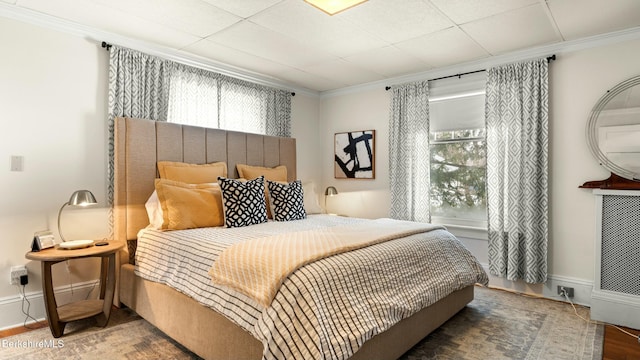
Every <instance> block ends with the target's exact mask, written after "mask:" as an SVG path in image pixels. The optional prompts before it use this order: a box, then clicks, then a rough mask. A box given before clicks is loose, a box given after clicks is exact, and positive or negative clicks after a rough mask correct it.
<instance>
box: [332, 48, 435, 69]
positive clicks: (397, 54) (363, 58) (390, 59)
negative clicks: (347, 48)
mask: <svg viewBox="0 0 640 360" xmlns="http://www.w3.org/2000/svg"><path fill="white" fill-rule="evenodd" d="M344 59H345V60H346V61H348V62H350V63H352V64H354V65H357V66H362V67H363V68H365V69H367V70H370V71H372V72H375V73H377V74H382V75H384V76H399V75H406V74H410V73H414V72H420V71H426V70H429V66H428V65H427V64H425V63H424V62H423V61H420V60H419V59H418V58H416V57H414V56H411V55H408V54H407V53H405V52H403V51H401V50H400V49H398V48H397V47H395V46H386V47H383V48H380V49H375V50H370V51H366V52H363V53H359V54H356V55H352V56H348V57H346V58H344Z"/></svg>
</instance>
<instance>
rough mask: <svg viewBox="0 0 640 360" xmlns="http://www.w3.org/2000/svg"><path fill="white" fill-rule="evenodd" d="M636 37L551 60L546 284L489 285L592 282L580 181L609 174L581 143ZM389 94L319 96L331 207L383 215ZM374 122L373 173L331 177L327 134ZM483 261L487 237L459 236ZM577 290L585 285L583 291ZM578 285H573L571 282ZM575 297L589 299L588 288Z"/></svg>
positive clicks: (633, 58) (623, 71) (590, 216)
mask: <svg viewBox="0 0 640 360" xmlns="http://www.w3.org/2000/svg"><path fill="white" fill-rule="evenodd" d="M638 57H640V41H637V40H635V41H629V42H624V43H619V44H613V45H607V46H601V47H598V48H592V49H587V50H581V51H576V52H571V53H558V59H557V60H556V61H554V62H553V63H551V65H550V80H549V84H550V107H551V108H550V112H551V114H550V136H551V141H550V187H551V194H550V196H551V198H550V200H551V201H550V209H549V210H550V239H549V273H550V275H551V279H550V281H549V282H548V283H547V284H546V286H542V285H524V284H513V283H511V282H505V281H502V280H500V279H495V278H493V279H492V284H494V285H496V286H501V287H507V288H514V289H517V290H520V291H526V292H533V293H539V294H544V295H545V296H549V295H551V294H553V292H554V291H555V289H554V286H551V285H553V284H554V283H558V282H562V281H567V282H569V283H571V284H574V283H575V284H577V285H576V286H582V287H583V288H584V289H586V288H587V287H589V286H590V284H591V282H592V281H593V271H594V270H593V269H594V265H593V261H594V250H593V249H594V241H595V234H594V225H593V221H594V216H595V215H594V199H593V196H592V195H591V192H590V191H589V190H585V189H579V188H578V186H579V185H581V184H582V183H584V182H585V181H588V180H597V179H602V178H606V177H608V175H609V173H608V172H607V171H605V170H604V169H603V168H601V167H600V166H599V165H598V162H597V161H596V160H595V159H594V158H593V157H592V156H591V153H590V152H589V150H588V148H587V144H586V139H585V127H586V122H587V119H588V117H589V114H590V112H591V108H592V107H593V106H594V105H595V103H596V102H597V100H598V99H599V98H600V96H601V95H603V94H604V93H605V91H606V90H607V89H609V88H611V87H613V86H614V85H616V84H617V83H619V82H620V81H622V80H625V79H627V78H629V77H632V76H635V75H638V74H639V71H638V65H637V63H638V62H637V59H638ZM389 104H390V94H389V93H388V92H387V91H385V90H384V88H382V87H380V88H379V89H369V90H362V91H360V92H355V93H348V94H342V95H332V96H326V97H323V98H322V99H321V103H320V127H321V130H322V132H323V136H322V138H323V140H322V141H323V147H322V151H323V158H322V169H323V173H322V179H323V186H328V185H333V186H336V187H337V188H338V191H339V192H340V194H339V196H338V197H336V198H330V199H329V200H330V201H331V204H330V205H331V206H330V210H331V211H333V212H337V213H342V214H346V215H352V216H363V217H370V218H375V217H383V216H388V209H389V206H388V205H389V191H388V186H389V180H388V165H389V157H388V127H389V126H388V122H389ZM364 129H375V130H376V132H377V136H376V169H377V170H376V179H375V180H336V179H334V178H333V161H332V159H333V149H332V144H333V134H334V133H335V132H342V131H348V130H364ZM463 242H465V244H466V245H467V247H468V248H469V249H470V250H471V251H472V252H474V254H475V255H476V256H477V257H478V258H479V259H480V261H481V262H482V263H484V264H487V263H488V259H487V242H486V241H484V240H473V239H463ZM584 289H583V290H584ZM576 290H577V291H578V289H576ZM580 295H582V296H583V298H582V299H580V300H581V302H583V303H588V301H589V299H588V296H589V294H588V293H586V294H580Z"/></svg>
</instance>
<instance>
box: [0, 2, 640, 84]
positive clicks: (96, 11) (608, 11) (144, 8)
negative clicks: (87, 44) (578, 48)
mask: <svg viewBox="0 0 640 360" xmlns="http://www.w3.org/2000/svg"><path fill="white" fill-rule="evenodd" d="M0 3H2V4H3V5H4V6H5V7H15V8H17V9H24V10H25V11H29V12H36V13H38V14H44V15H45V16H52V17H54V18H56V19H62V20H64V21H66V22H70V23H73V24H78V25H79V26H83V27H88V28H92V29H97V30H99V31H102V32H106V33H112V34H117V35H119V36H122V37H125V38H131V39H136V40H139V41H143V42H145V43H149V44H154V45H157V46H159V47H162V48H166V49H171V50H172V51H173V50H175V51H177V52H179V53H185V54H188V55H195V56H198V57H203V58H206V59H209V60H212V61H214V62H217V63H223V64H229V65H232V66H233V67H236V68H239V69H243V70H247V71H248V72H251V73H258V74H261V75H264V76H267V77H269V78H272V79H275V80H276V81H279V82H281V83H286V84H291V85H293V86H295V87H299V88H304V89H310V90H313V91H318V92H323V91H328V90H335V89H341V88H345V87H349V86H354V85H360V84H365V83H371V82H376V81H381V80H385V79H391V78H398V77H402V76H407V75H409V74H414V73H419V72H425V71H429V70H432V69H438V68H442V67H447V66H452V65H455V64H461V63H466V62H470V61H474V60H478V59H484V58H490V57H494V56H499V55H503V54H508V53H510V52H514V51H519V50H523V49H527V48H532V47H538V46H544V45H549V44H558V43H562V42H567V41H572V40H577V39H582V38H586V37H591V36H594V35H599V34H605V33H610V32H615V31H620V30H625V29H631V28H636V27H638V26H640V1H638V0H606V1H603V0H546V1H545V0H369V1H367V2H365V3H363V4H361V5H358V6H355V7H353V8H351V9H349V10H346V11H344V12H341V13H339V14H337V15H334V16H329V15H327V14H325V13H323V12H322V11H320V10H318V9H316V8H314V7H313V6H311V5H309V4H307V3H305V2H304V1H303V0H0Z"/></svg>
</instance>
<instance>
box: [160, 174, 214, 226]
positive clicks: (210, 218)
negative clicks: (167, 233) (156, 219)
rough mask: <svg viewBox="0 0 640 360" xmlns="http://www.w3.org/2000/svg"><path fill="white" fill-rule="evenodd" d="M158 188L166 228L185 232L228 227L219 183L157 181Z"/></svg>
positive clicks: (163, 224)
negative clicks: (186, 230)
mask: <svg viewBox="0 0 640 360" xmlns="http://www.w3.org/2000/svg"><path fill="white" fill-rule="evenodd" d="M155 186H156V191H157V193H158V200H160V206H161V207H162V215H163V222H162V229H164V230H184V229H193V228H201V227H212V226H222V225H223V224H224V212H223V209H222V193H221V191H220V186H219V185H218V184H216V183H213V184H211V183H209V184H186V183H182V182H178V181H172V180H166V179H156V181H155Z"/></svg>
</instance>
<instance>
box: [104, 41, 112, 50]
mask: <svg viewBox="0 0 640 360" xmlns="http://www.w3.org/2000/svg"><path fill="white" fill-rule="evenodd" d="M111 46H112V45H111V44H109V43H107V42H106V41H103V42H102V47H103V48H105V49H107V51H109V50H111Z"/></svg>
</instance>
